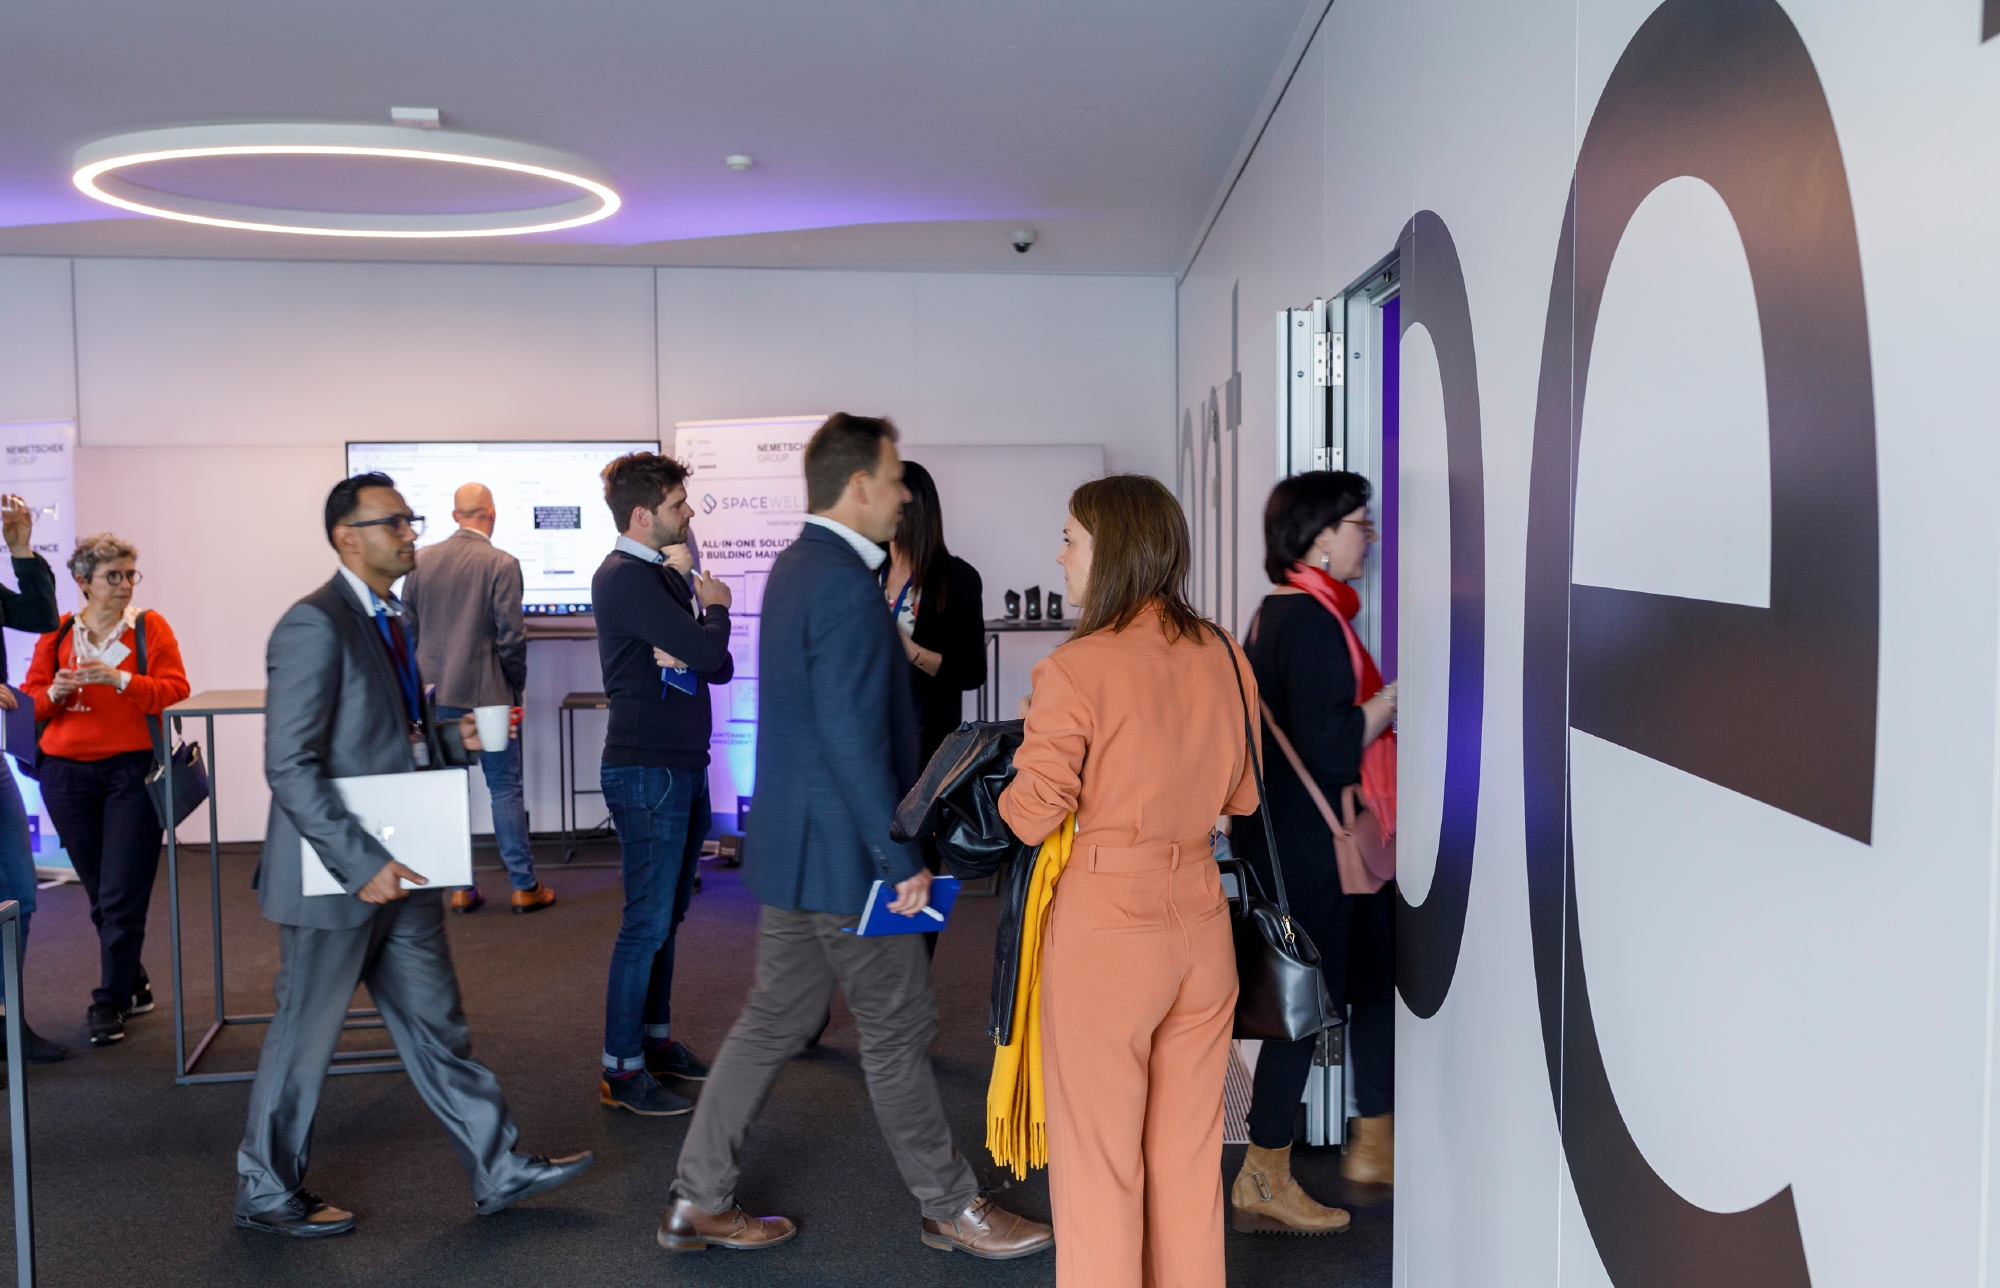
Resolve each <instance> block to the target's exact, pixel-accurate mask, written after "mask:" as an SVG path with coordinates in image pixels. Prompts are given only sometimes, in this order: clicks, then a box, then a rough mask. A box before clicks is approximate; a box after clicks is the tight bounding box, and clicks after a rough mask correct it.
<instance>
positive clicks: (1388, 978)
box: [1230, 470, 1396, 1234]
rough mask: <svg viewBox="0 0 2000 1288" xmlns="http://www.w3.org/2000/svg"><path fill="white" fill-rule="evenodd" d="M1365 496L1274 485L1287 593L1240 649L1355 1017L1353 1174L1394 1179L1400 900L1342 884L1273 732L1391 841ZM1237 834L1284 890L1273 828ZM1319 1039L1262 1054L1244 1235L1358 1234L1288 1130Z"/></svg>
mask: <svg viewBox="0 0 2000 1288" xmlns="http://www.w3.org/2000/svg"><path fill="white" fill-rule="evenodd" d="M1368 496H1369V488H1368V480H1367V479H1364V478H1362V477H1361V476H1360V475H1359V474H1349V473H1346V472H1344V471H1339V472H1336V471H1331V470H1316V471H1313V472H1312V473H1309V474H1298V475H1294V476H1293V477H1291V478H1288V479H1285V480H1284V481H1282V482H1280V483H1279V484H1278V486H1277V487H1276V488H1274V489H1273V490H1272V492H1271V499H1270V502H1269V503H1268V504H1267V505H1266V506H1265V507H1264V570H1265V572H1266V573H1267V574H1268V575H1269V576H1270V578H1271V581H1272V582H1273V584H1274V585H1275V586H1276V589H1275V590H1273V591H1272V592H1271V594H1270V595H1269V596H1267V597H1266V598H1265V600H1264V603H1263V606H1262V607H1261V608H1259V609H1258V611H1257V616H1256V619H1255V620H1254V621H1253V623H1252V625H1251V630H1250V633H1249V637H1248V638H1247V639H1246V640H1245V641H1244V651H1245V652H1246V653H1248V654H1249V657H1250V665H1251V667H1252V668H1253V669H1254V670H1255V671H1256V674H1257V691H1258V693H1259V695H1260V696H1261V697H1262V699H1263V704H1264V711H1265V715H1264V721H1265V727H1264V735H1263V745H1264V751H1263V762H1264V773H1265V790H1266V795H1267V796H1268V798H1269V801H1270V809H1271V824H1272V828H1273V830H1274V831H1275V832H1276V834H1277V840H1278V854H1279V857H1280V860H1281V861H1282V862H1283V864H1284V869H1285V887H1286V892H1287V893H1288V894H1289V896H1290V899H1291V906H1292V916H1293V918H1294V919H1295V920H1296V921H1297V922H1298V923H1299V925H1300V926H1301V927H1302V928H1303V929H1304V930H1305V932H1306V934H1307V935H1308V936H1309V937H1310V938H1311V940H1312V942H1313V944H1314V946H1315V947H1317V948H1318V949H1319V953H1320V963H1321V965H1320V969H1321V970H1322V971H1324V972H1325V974H1326V982H1327V988H1328V990H1329V991H1330V992H1331V993H1332V995H1333V999H1334V1001H1335V1002H1336V1003H1345V1004H1346V1005H1347V1006H1348V1007H1349V1008H1351V1009H1350V1011H1349V1027H1348V1039H1349V1040H1348V1046H1347V1049H1348V1060H1349V1067H1350V1069H1352V1070H1353V1072H1354V1075H1355V1094H1356V1099H1357V1101H1358V1107H1359V1109H1360V1113H1361V1117H1360V1118H1358V1119H1356V1120H1355V1122H1354V1123H1353V1134H1352V1138H1351V1140H1350V1142H1349V1145H1348V1152H1347V1158H1346V1160H1345V1162H1344V1164H1343V1167H1342V1170H1343V1171H1344V1173H1345V1174H1346V1176H1347V1177H1348V1179H1349V1180H1351V1181H1356V1182H1363V1183H1374V1184H1390V1183H1393V1182H1394V1178H1395V1132H1394V1121H1395V1120H1394V1118H1393V1112H1394V1108H1395V1100H1394V1097H1395V1006H1394V987H1395V983H1394V964H1395V963H1394V953H1393V941H1392V939H1391V927H1392V925H1393V916H1394V911H1395V907H1394V904H1393V902H1392V900H1393V899H1394V897H1395V890H1394V887H1393V886H1390V885H1383V884H1382V883H1381V882H1380V881H1379V880H1373V881H1366V882H1364V883H1363V885H1364V888H1365V887H1366V886H1368V885H1372V886H1374V887H1375V888H1374V889H1373V891H1372V892H1366V893H1363V892H1355V893H1348V892H1344V891H1343V890H1342V882H1341V876H1340V873H1339V870H1338V868H1337V865H1336V863H1335V859H1334V842H1333V833H1332V832H1331V830H1329V828H1328V826H1327V823H1326V819H1325V816H1324V815H1322V814H1321V813H1320V810H1319V806H1318V805H1317V804H1316V803H1315V802H1314V800H1313V797H1312V793H1311V792H1310V791H1309V790H1308V789H1307V786H1306V784H1305V782H1304V781H1302V780H1301V779H1300V777H1299V775H1298V773H1297V772H1296V771H1295V770H1294V769H1293V767H1292V761H1291V758H1290V757H1288V756H1287V755H1286V754H1285V752H1284V749H1283V748H1282V747H1281V746H1280V745H1279V744H1278V741H1277V739H1276V738H1275V737H1274V736H1273V733H1272V729H1271V726H1272V725H1275V726H1276V727H1277V729H1278V730H1280V731H1282V732H1283V734H1284V735H1285V737H1286V738H1287V739H1288V740H1289V741H1290V743H1291V745H1292V749H1293V751H1295V752H1296V753H1297V756H1298V760H1299V762H1300V763H1302V764H1303V765H1304V767H1305V770H1306V772H1307V773H1308V774H1310V775H1311V776H1312V778H1313V781H1314V785H1316V786H1317V787H1318V788H1319V791H1320V794H1321V795H1322V796H1323V797H1324V798H1325V799H1326V800H1328V801H1330V802H1338V801H1340V800H1341V797H1342V793H1343V789H1345V788H1347V787H1349V786H1352V785H1355V784H1359V785H1360V788H1361V791H1360V797H1361V800H1362V802H1364V808H1366V809H1368V810H1370V811H1372V812H1373V813H1374V814H1375V816H1376V818H1377V820H1378V821H1379V822H1380V823H1381V825H1382V828H1383V831H1384V832H1385V833H1386V834H1388V835H1390V836H1394V834H1395V827H1396V777H1395V765H1396V752H1395V732H1394V730H1393V729H1392V728H1391V725H1392V723H1393V721H1394V720H1395V715H1396V686H1395V685H1393V684H1392V685H1387V686H1384V685H1383V683H1382V676H1381V673H1380V672H1379V671H1377V670H1376V668H1375V660H1374V659H1373V658H1372V657H1370V656H1369V655H1368V651H1367V649H1365V648H1363V647H1362V646H1361V642H1360V640H1359V639H1358V638H1356V637H1355V634H1354V631H1353V628H1352V626H1351V625H1350V624H1349V623H1350V621H1351V620H1352V618H1353V617H1354V615H1355V614H1356V613H1357V612H1358V611H1360V608H1361V596H1360V595H1359V594H1357V593H1356V592H1355V590H1354V588H1353V587H1352V586H1350V585H1348V584H1347V583H1349V582H1351V581H1354V580H1356V579H1357V578H1359V577H1360V576H1361V571H1362V567H1363V565H1364V563H1365V562H1366V559H1367V556H1368V547H1369V545H1370V543H1372V542H1373V541H1374V540H1375V527H1374V525H1373V524H1372V523H1371V522H1370V521H1369V519H1368ZM1335 808H1339V806H1338V805H1336V806H1335ZM1233 840H1234V843H1235V849H1236V853H1237V854H1238V856H1239V857H1241V858H1244V859H1246V860H1248V861H1249V862H1250V864H1251V865H1252V867H1253V868H1254V869H1255V870H1256V871H1257V873H1258V877H1259V879H1260V880H1261V881H1262V882H1263V885H1264V889H1265V890H1266V891H1267V892H1269V891H1270V890H1272V889H1274V888H1275V887H1274V884H1273V881H1272V874H1271V871H1270V861H1271V857H1270V854H1269V853H1268V852H1267V848H1266V846H1265V844H1264V829H1263V826H1262V824H1261V823H1259V822H1258V821H1256V820H1254V819H1244V820H1242V821H1241V822H1240V823H1238V825H1237V826H1236V827H1235V828H1234V829H1233ZM1349 884H1350V885H1352V884H1353V882H1352V881H1350V883H1349ZM1316 1043H1317V1039H1316V1038H1307V1039H1305V1040H1304V1041H1301V1042H1292V1043H1276V1042H1266V1043H1265V1044H1264V1045H1263V1049H1262V1051H1261V1052H1260V1053H1259V1055H1258V1057H1257V1072H1256V1078H1255V1088H1254V1091H1253V1094H1252V1098H1251V1103H1250V1112H1249V1114H1248V1115H1247V1118H1248V1125H1249V1128H1250V1150H1249V1153H1248V1154H1247V1155H1246V1156H1245V1157H1244V1160H1243V1170H1242V1172H1241V1173H1240V1174H1239V1175H1238V1176H1237V1178H1236V1184H1235V1186H1234V1187H1233V1189H1232V1190H1231V1192H1230V1207H1231V1216H1232V1218H1233V1224H1234V1225H1235V1227H1236V1229H1238V1230H1242V1231H1247V1232H1272V1233H1286V1234H1320V1233H1327V1232H1331V1231H1335V1230H1342V1229H1345V1228H1346V1227H1347V1224H1348V1214H1347V1213H1345V1212H1342V1211H1340V1210H1339V1209H1336V1208H1328V1207H1324V1206H1322V1205H1321V1204H1319V1203H1318V1202H1316V1201H1315V1200H1314V1199H1313V1198H1312V1196H1311V1195H1309V1194H1307V1193H1306V1192H1305V1191H1304V1190H1302V1189H1301V1188H1299V1185H1298V1182H1297V1181H1295V1180H1293V1179H1292V1174H1291V1146H1292V1124H1293V1122H1294V1120H1295V1118H1296V1115H1297V1113H1298V1106H1299V1099H1300V1097H1301V1095H1302V1094H1303V1093H1304V1091H1305V1085H1306V1077H1307V1075H1308V1074H1309V1073H1310V1072H1311V1069H1312V1058H1313V1049H1314V1047H1315V1045H1316Z"/></svg>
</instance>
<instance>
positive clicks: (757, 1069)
mask: <svg viewBox="0 0 2000 1288" xmlns="http://www.w3.org/2000/svg"><path fill="white" fill-rule="evenodd" d="M860 920H861V918H859V917H858V916H845V915H842V914H840V913H833V912H793V911H790V910H788V909H784V908H772V907H768V906H767V907H766V908H765V909H764V914H763V922H762V925H761V927H760V929H759V933H758V938H757V980H756V983H755V984H754V985H753V986H752V988H751V990H750V1000H749V1001H748V1002H746V1003H745V1004H744V1006H743V1013H742V1014H741V1015H739V1016H737V1018H736V1026H735V1027H734V1028H732V1029H731V1030H730V1031H729V1036H728V1037H727V1038H725V1039H724V1040H723V1043H722V1049H721V1050H720V1051H718V1052H717V1053H716V1056H715V1063H714V1065H712V1066H711V1067H710V1069H709V1074H708V1081H707V1082H706V1083H704V1084H702V1089H701V1099H700V1100H699V1101H697V1102H696V1103H695V1110H694V1121H693V1122H692V1123H691V1124H689V1126H688V1134H687V1141H686V1143H684V1144H683V1145H682V1146H681V1157H680V1167H679V1170H678V1173H677V1175H676V1177H675V1181H674V1189H675V1191H676V1192H677V1193H678V1194H679V1195H680V1196H681V1197H682V1198H684V1199H686V1200H687V1201H688V1202H690V1203H692V1204H694V1205H695V1206H696V1207H698V1208H700V1209H701V1210H702V1211H704V1212H727V1211H728V1210H729V1209H730V1208H731V1207H733V1206H735V1204H736V1182H737V1177H738V1171H737V1156H738V1154H739V1152H740V1151H741V1150H742V1148H743V1140H744V1138H745V1137H746V1136H748V1135H749V1134H750V1124H751V1123H752V1122H753V1121H755V1120H756V1117H757V1113H758V1111H759V1110H761V1109H762V1108H763V1107H764V1098H765V1097H766V1096H767V1095H769V1094H770V1091H771V1084H772V1083H774V1082H776V1081H777V1080H778V1074H779V1073H780V1072H781V1071H782V1070H783V1069H784V1067H785V1065H786V1063H787V1062H788V1061H790V1060H791V1058H792V1057H793V1056H795V1055H797V1054H798V1053H799V1052H800V1051H803V1050H804V1049H805V1045H806V1043H807V1041H809V1040H810V1039H811V1038H812V1035H813V1034H814V1033H817V1032H818V1031H819V1028H820V1025H822V1024H824V1023H825V1022H826V1008H827V1006H828V1004H829V1003H831V1002H832V1000H833V990H834V987H835V986H836V985H838V986H839V988H840V991H841V993H842V994H843V995H844V996H845V997H846V998H847V1008H848V1010H850V1011H852V1012H853V1013H854V1027H855V1028H856V1029H857V1030H859V1031H860V1035H861V1072H862V1074H863V1076H864V1077H866V1078H867V1080H868V1098H869V1099H870V1100H871V1101H873V1102H874V1104H875V1119H876V1121H877V1122H878V1123H879V1124H880V1125H881V1127H882V1137H883V1139H884V1140H886V1141H887V1142H888V1144H889V1153H890V1154H891V1155H892V1156H893V1157H894V1158H895V1160H896V1168H897V1170H898V1171H900V1172H901V1173H902V1174H903V1184H904V1185H906V1186H908V1187H909V1190H910V1194H911V1195H912V1196H913V1197H914V1198H915V1199H916V1200H917V1205H918V1207H919V1208H921V1209H922V1211H923V1214H924V1215H925V1216H927V1217H930V1218H931V1219H933V1220H939V1221H944V1220H950V1219H951V1218H952V1217H954V1216H956V1215H958V1214H959V1213H960V1212H962V1211H964V1210H965V1207H966V1205H967V1204H969V1203H971V1202H972V1200H973V1199H975V1198H977V1197H978V1196H979V1178H978V1177H977V1176H975V1175H974V1174H973V1171H972V1165H971V1164H970V1163H968V1162H966V1161H965V1158H964V1156H963V1155H961V1154H960V1153H959V1152H958V1150H957V1149H956V1148H954V1147H953V1145H952V1141H951V1124H950V1123H948V1122H947V1121H945V1116H944V1102H943V1101H942V1100H940V1099H939V1098H938V1088H937V1078H936V1076H935V1075H934V1074H933V1073H932V1072H931V1055H930V1046H931V1039H932V1038H934V1037H936V1036H937V995H936V994H935V993H933V992H932V991H931V959H930V954H928V953H926V952H925V951H924V943H923V940H922V939H921V938H920V937H919V936H916V935H889V936H883V937H880V938H869V939H863V938H862V937H861V936H859V935H851V934H847V933H845V932H846V931H848V930H851V929H852V928H853V927H854V926H855V925H856V923H858V922H859V921H860ZM1216 1085H1217V1086H1218V1087H1219V1086H1221V1085H1222V1084H1221V1083H1217V1084H1216ZM1218 1121H1220V1120H1219V1119H1218ZM824 1183H825V1184H827V1185H829V1186H838V1185H839V1183H840V1182H839V1178H838V1177H833V1176H829V1177H826V1178H824Z"/></svg>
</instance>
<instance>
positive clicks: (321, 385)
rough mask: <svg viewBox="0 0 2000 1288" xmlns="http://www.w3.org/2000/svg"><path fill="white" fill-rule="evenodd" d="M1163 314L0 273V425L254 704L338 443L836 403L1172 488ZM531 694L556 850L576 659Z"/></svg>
mask: <svg viewBox="0 0 2000 1288" xmlns="http://www.w3.org/2000/svg"><path fill="white" fill-rule="evenodd" d="M72 298H74V302H75V311H74V317H72V307H71V306H72ZM1173 311H1174V300H1173V284H1172V282H1171V280H1170V279H1167V278H1148V277H1088V276H1054V275H1051V276H1030V277H1022V276H1019V275H1013V274H1009V275H981V274H923V273H820V272H786V271H737V270H720V269H660V270H654V269H647V268H584V267H519V266H486V265H425V264H324V263H285V262H256V263H247V262H229V261H201V260H90V259H82V260H76V261H74V262H72V261H70V260H63V259H22V258H0V421H12V420H30V419H50V418H56V419H61V418H69V417H75V418H77V420H78V426H79V439H80V443H81V446H80V448H79V451H78V465H77V522H78V525H79V526H78V531H80V532H89V531H95V530H98V529H100V528H109V529H112V530H115V531H117V532H118V533H119V534H120V535H122V536H125V537H127V538H128V539H131V540H133V541H135V542H137V543H138V545H139V546H140V548H141V552H142V554H141V562H142V567H143V568H144V569H145V571H146V574H147V578H148V580H147V584H146V586H145V588H144V592H143V594H142V600H143V601H144V603H145V604H146V605H147V606H148V607H152V608H154V609H157V610H158V611H160V612H161V613H163V614H164V615H165V616H166V617H167V618H168V620H170V621H171V622H172V623H173V625H174V628H175V630H176V632H177V633H178V634H179V635H180V637H181V642H182V649H183V652H184V653H185V655H186V658H187V663H188V670H189V676H190V679H191V680H192V681H193V683H194V687H195V689H196V690H197V692H199V691H200V690H203V689H212V688H257V687H262V685H263V662H262V659H263V648H264V640H265V638H266V636H267V635H268V633H269V631H270V627H271V625H272V623H273V622H275V621H276V620H277V617H278V615H279V614H280V613H282V612H283V611H284V609H285V607H286V606H287V605H289V604H290V603H291V602H292V601H293V600H295V599H296V598H298V596H300V595H301V594H303V593H305V592H306V591H308V590H310V589H312V588H313V587H314V586H316V585H318V584H319V583H320V582H321V581H323V580H324V579H325V578H326V577H327V576H329V575H330V574H331V572H332V569H333V566H334V565H333V560H332V557H331V554H330V552H329V551H328V550H327V548H326V544H325V538H324V536H323V534H322V531H321V526H320V509H321V505H322V502H323V500H324V498H325V495H326V490H327V489H328V488H329V487H330V486H332V484H333V482H334V481H335V480H337V479H338V478H339V477H340V475H341V473H342V472H343V468H344V467H343V450H342V445H343V443H344V442H345V441H346V440H348V439H350V438H357V439H358V438H369V439H383V438H389V439H424V438H650V437H654V436H656V435H659V434H661V433H662V431H664V436H665V437H666V438H667V439H669V440H670V439H671V437H672V426H673V423H674V422H675V421H677V420H690V419H698V418H724V417H747V416H761V415H771V414H785V413H794V412H801V411H805V412H815V411H831V410H838V409H848V410H854V411H864V412H873V413H882V414H887V415H890V416H893V417H894V418H896V419H897V420H898V422H899V423H900V424H901V426H902V427H903V430H904V433H905V436H906V437H907V438H909V439H911V440H914V441H920V442H923V443H930V444H962V445H981V444H1037V443H1088V444H1102V445H1103V446H1104V449H1105V459H1106V462H1107V465H1108V466H1109V467H1110V468H1113V469H1136V470H1142V471H1151V472H1155V473H1160V474H1163V475H1166V476H1168V477H1171V470H1172V456H1171V451H1170V438H1169V427H1170V425H1171V421H1172V415H1173V412H1172V408H1173V366H1174V360H1175V357H1174V348H1173V343H1174V341H1173V337H1174V312H1173ZM529 677H530V679H529V683H530V694H529V699H528V706H529V724H528V734H527V739H528V743H527V755H528V773H529V808H530V811H531V812H532V814H533V816H534V825H535V827H536V828H537V829H538V830H550V829H553V828H554V826H555V820H556V789H555V763H556V750H555V723H554V707H555V704H556V703H557V702H558V701H559V700H560V698H561V696H562V694H563V693H565V692H568V691H571V690H577V689H595V688H598V687H600V680H599V678H598V674H597V665H596V654H595V648H594V646H593V645H589V644H579V643H557V642H548V643H542V642H538V643H535V644H533V645H531V647H530V663H529ZM599 724H601V722H595V721H593V720H592V718H591V717H588V716H586V717H584V718H583V721H582V729H583V733H584V737H585V751H584V754H583V756H582V757H581V767H582V771H583V777H584V779H585V780H586V782H589V781H591V780H593V779H594V775H595V763H596V762H595V751H594V741H595V740H596V739H597V738H600V737H601V729H600V728H599ZM261 745H262V729H261V722H260V721H258V720H256V719H254V718H231V719H226V720H222V721H219V722H218V747H217V760H218V767H217V772H218V781H219V790H218V799H219V800H220V801H221V802H222V831H223V836H224V837H225V838H226V839H254V838H256V837H259V836H261V835H262V834H263V824H264V813H265V810H266V808H267V800H268V797H267V796H266V794H265V792H264V788H263V782H262V773H261V763H260V762H261ZM475 779H476V776H475ZM482 790H483V789H482ZM599 817H601V807H599V806H597V805H596V803H595V801H594V799H586V800H585V801H584V803H583V819H584V821H585V822H586V823H590V822H592V821H594V820H595V819H597V818H599ZM197 833H199V834H200V835H201V836H204V837H205V836H206V825H205V822H202V821H201V820H199V819H197V820H191V821H190V823H189V824H188V825H187V826H186V829H185V832H184V834H185V835H187V836H190V837H192V836H195V835H196V834H197Z"/></svg>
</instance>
